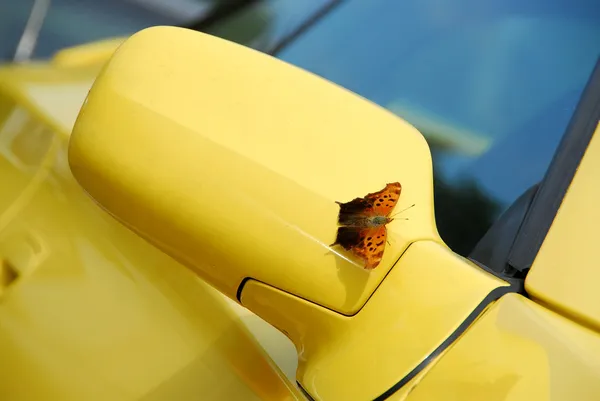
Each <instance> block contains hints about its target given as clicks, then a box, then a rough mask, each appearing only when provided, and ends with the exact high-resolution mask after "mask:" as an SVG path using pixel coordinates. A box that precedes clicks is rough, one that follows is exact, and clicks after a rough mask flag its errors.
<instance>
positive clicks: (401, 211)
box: [391, 203, 415, 220]
mask: <svg viewBox="0 0 600 401" xmlns="http://www.w3.org/2000/svg"><path fill="white" fill-rule="evenodd" d="M413 206H415V204H414V203H413V204H412V205H410V206H409V207H407V208H404V209H402V210H400V211H399V212H398V213H394V214H393V215H392V216H391V217H394V216H398V215H399V214H400V213H403V212H406V211H407V210H408V209H410V208H411V207H413ZM404 220H408V218H406V219H404Z"/></svg>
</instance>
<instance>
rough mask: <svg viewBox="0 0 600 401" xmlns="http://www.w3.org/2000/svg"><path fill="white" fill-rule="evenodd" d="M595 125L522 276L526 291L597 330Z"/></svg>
mask: <svg viewBox="0 0 600 401" xmlns="http://www.w3.org/2000/svg"><path fill="white" fill-rule="evenodd" d="M598 127H600V126H597V127H596V132H595V134H594V136H593V137H592V140H591V142H590V144H589V146H588V148H587V150H586V153H585V155H584V156H583V159H582V161H581V164H580V166H579V169H578V170H577V172H576V174H575V177H574V178H573V181H572V183H571V186H570V187H569V190H568V191H567V194H566V196H565V198H564V199H563V202H562V204H561V206H560V209H559V211H558V213H557V215H556V218H555V219H554V222H553V224H552V227H551V228H550V231H549V232H548V234H547V236H546V239H545V240H544V243H543V244H542V247H541V249H540V251H539V253H538V255H537V257H536V259H535V261H534V263H533V266H532V267H531V270H530V272H529V274H528V276H527V280H526V283H525V284H526V289H527V292H528V293H529V294H530V295H531V296H532V297H534V298H535V299H537V300H539V301H540V302H542V303H544V304H547V305H548V306H550V307H551V308H556V309H557V310H560V311H561V313H564V314H566V315H567V316H570V317H572V318H574V319H576V320H579V321H582V322H584V323H585V324H587V325H591V326H593V327H594V328H595V329H596V330H600V291H598V283H600V269H598V254H597V253H596V251H597V250H598V227H599V226H600V208H599V207H598V201H597V200H598V199H600V185H598V177H599V176H600V135H599V133H600V128H598Z"/></svg>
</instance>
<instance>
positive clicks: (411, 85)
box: [278, 0, 600, 256]
mask: <svg viewBox="0 0 600 401" xmlns="http://www.w3.org/2000/svg"><path fill="white" fill-rule="evenodd" d="M599 55H600V7H598V6H597V2H596V1H595V0H556V1H553V2H550V3H549V2H547V1H542V0H531V1H528V2H521V1H517V0H491V1H485V2H481V1H477V0H456V1H453V2H445V1H441V0H403V1H395V0H371V1H368V2H366V1H361V0H349V1H346V2H344V3H342V4H341V5H340V6H339V7H337V8H336V9H334V10H333V11H332V12H330V13H329V14H328V15H327V16H326V17H324V18H322V19H321V20H320V21H318V22H317V23H316V24H315V25H314V26H313V27H312V28H311V29H309V30H308V31H307V32H306V33H304V34H302V35H300V36H299V37H298V38H297V39H296V40H295V41H293V42H292V43H291V44H290V45H288V46H287V47H284V48H283V50H282V51H280V52H279V53H278V57H280V58H281V59H283V60H286V61H288V62H291V63H293V64H296V65H298V66H300V67H302V68H305V69H307V70H309V71H312V72H314V73H317V74H319V75H321V76H323V77H325V78H327V79H329V80H331V81H333V82H336V83H338V84H340V85H342V86H344V87H346V88H348V89H350V90H352V91H355V92H357V93H358V94H360V95H362V96H364V97H366V98H368V99H370V100H372V101H374V102H376V103H378V104H380V105H382V106H384V107H386V108H388V109H390V110H391V111H393V112H395V113H396V114H398V115H399V116H401V117H403V118H405V119H406V120H408V121H409V122H411V123H412V124H413V125H415V126H416V127H417V128H419V129H420V130H421V132H422V133H423V134H424V135H425V137H426V138H427V140H428V142H429V145H430V148H431V150H432V155H433V163H434V175H435V179H434V182H435V208H436V220H437V224H438V229H439V232H440V235H441V236H442V238H443V239H444V241H445V242H446V243H447V244H448V245H449V246H450V247H451V248H452V249H453V250H455V251H456V252H458V253H460V254H463V255H465V256H466V255H468V253H469V252H470V251H471V249H472V248H473V247H474V245H475V244H476V243H477V241H478V240H479V239H480V238H481V237H482V236H483V234H484V233H485V232H486V231H487V230H488V228H489V227H490V226H491V225H492V224H493V222H494V221H495V220H496V219H497V218H498V217H499V215H500V214H501V213H502V212H503V211H505V210H506V209H507V207H508V206H509V205H510V204H511V203H512V202H513V201H514V200H515V199H516V198H517V197H518V196H519V195H520V194H522V193H523V192H524V191H526V190H527V189H528V188H529V187H531V186H532V185H533V184H535V183H537V182H538V181H539V180H540V179H541V178H542V176H543V174H544V172H545V171H546V169H547V167H548V165H549V163H550V160H551V158H552V155H553V153H554V151H555V150H556V147H557V144H558V142H559V140H560V138H561V137H562V135H563V133H564V131H565V128H566V126H567V124H568V121H569V119H570V117H571V115H572V113H573V111H574V109H575V106H576V104H577V101H578V99H579V97H580V95H581V92H582V90H583V87H584V86H585V84H586V82H587V79H588V77H589V74H590V73H591V71H592V69H593V67H594V64H595V61H596V58H597V57H598V56H599ZM374 146H375V145H374Z"/></svg>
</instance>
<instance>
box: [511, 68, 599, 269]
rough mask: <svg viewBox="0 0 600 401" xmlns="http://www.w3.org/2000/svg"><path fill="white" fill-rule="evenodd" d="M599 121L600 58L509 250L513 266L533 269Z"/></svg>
mask: <svg viewBox="0 0 600 401" xmlns="http://www.w3.org/2000/svg"><path fill="white" fill-rule="evenodd" d="M599 121H600V57H598V58H597V59H596V65H595V66H594V68H593V70H592V72H591V74H590V78H589V79H588V82H587V84H586V86H585V88H584V90H583V92H582V95H581V97H580V99H579V103H578V104H577V107H576V109H575V112H574V113H573V116H572V117H571V120H570V122H569V124H568V126H567V129H566V132H565V134H564V135H563V138H562V139H561V141H560V143H559V145H558V147H557V149H556V152H555V153H554V157H553V158H552V161H551V162H550V166H549V167H548V170H547V171H546V174H545V175H544V178H543V179H542V181H541V183H540V186H539V189H538V190H537V192H536V193H535V195H534V197H533V200H532V203H531V206H530V207H529V210H528V212H527V213H526V215H525V218H524V220H523V224H522V225H521V228H520V229H519V231H518V232H517V235H516V237H515V240H514V243H513V246H512V247H511V249H510V251H509V252H508V255H507V267H508V268H509V269H514V270H516V271H518V272H521V273H522V274H523V275H525V274H526V273H527V271H528V270H529V268H531V266H532V264H533V261H534V259H535V257H536V256H537V254H538V252H539V250H540V248H541V246H542V243H543V242H544V239H545V238H546V235H547V234H548V231H549V230H550V227H551V226H552V223H553V222H554V218H555V217H556V213H557V212H558V209H559V208H560V205H561V204H562V202H563V199H564V197H565V195H566V193H567V191H568V189H569V186H570V185H571V182H572V181H573V178H574V176H575V173H576V172H577V169H578V168H579V164H580V163H581V160H582V158H583V155H584V154H585V152H586V150H587V148H588V145H589V143H590V141H591V139H592V136H593V135H594V132H595V131H596V127H597V125H598V122H599Z"/></svg>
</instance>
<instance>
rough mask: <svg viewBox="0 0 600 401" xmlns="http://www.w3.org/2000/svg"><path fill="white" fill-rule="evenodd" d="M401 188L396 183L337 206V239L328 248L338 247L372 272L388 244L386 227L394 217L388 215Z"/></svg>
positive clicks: (396, 200)
mask: <svg viewBox="0 0 600 401" xmlns="http://www.w3.org/2000/svg"><path fill="white" fill-rule="evenodd" d="M401 190H402V186H401V185H400V183H399V182H393V183H391V184H387V185H386V186H385V188H384V189H382V190H381V191H379V192H374V193H371V194H367V195H365V197H364V198H355V199H353V200H351V201H350V202H346V203H342V202H338V201H336V202H335V203H337V204H338V205H340V212H339V215H338V224H339V225H340V227H338V230H337V236H336V239H335V242H334V243H333V244H331V245H330V246H335V245H341V246H342V247H343V248H344V249H345V250H347V251H350V252H352V253H353V254H354V255H356V256H357V257H359V258H361V259H362V260H363V262H364V268H365V269H366V270H373V269H374V268H376V267H377V266H378V265H379V263H380V262H381V258H382V257H383V251H384V250H385V244H386V241H387V229H386V227H385V226H386V224H388V223H389V222H391V221H392V220H393V218H391V217H390V213H391V212H392V210H393V209H394V207H395V206H396V203H398V198H400V191H401Z"/></svg>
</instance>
